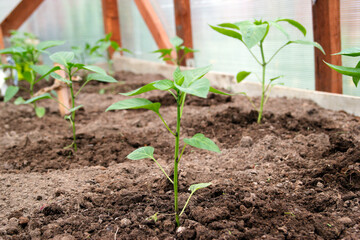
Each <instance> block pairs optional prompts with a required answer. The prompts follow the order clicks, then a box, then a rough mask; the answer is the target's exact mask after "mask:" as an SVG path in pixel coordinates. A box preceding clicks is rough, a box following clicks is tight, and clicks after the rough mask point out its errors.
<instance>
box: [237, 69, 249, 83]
mask: <svg viewBox="0 0 360 240" xmlns="http://www.w3.org/2000/svg"><path fill="white" fill-rule="evenodd" d="M250 74H251V72H247V71H241V72H238V74H236V81H237V83H240V82H241V81H242V80H244V79H245V78H246V77H247V76H249V75H250Z"/></svg>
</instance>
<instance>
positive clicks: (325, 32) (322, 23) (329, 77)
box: [312, 0, 342, 93]
mask: <svg viewBox="0 0 360 240" xmlns="http://www.w3.org/2000/svg"><path fill="white" fill-rule="evenodd" d="M312 11H313V13H312V14H313V30H314V41H316V42H318V43H320V44H321V46H322V47H323V48H324V50H325V52H326V55H325V56H324V54H322V53H321V51H319V50H318V49H316V48H315V89H316V90H318V91H326V92H332V93H342V75H341V74H340V73H338V72H336V71H334V70H332V69H331V68H329V67H328V66H327V65H325V63H324V62H323V60H324V61H326V62H329V63H331V64H335V65H341V56H340V55H331V54H333V53H337V52H340V50H341V33H340V0H317V1H315V3H314V4H313V7H312Z"/></svg>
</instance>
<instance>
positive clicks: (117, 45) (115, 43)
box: [110, 41, 120, 51]
mask: <svg viewBox="0 0 360 240" xmlns="http://www.w3.org/2000/svg"><path fill="white" fill-rule="evenodd" d="M110 45H111V47H112V48H113V49H114V50H115V51H116V50H117V49H118V48H120V46H119V44H118V43H117V42H115V41H111V42H110Z"/></svg>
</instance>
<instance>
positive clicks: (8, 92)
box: [4, 86, 19, 102]
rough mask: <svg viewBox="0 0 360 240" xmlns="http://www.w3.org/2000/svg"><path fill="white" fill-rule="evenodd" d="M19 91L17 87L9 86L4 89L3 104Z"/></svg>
mask: <svg viewBox="0 0 360 240" xmlns="http://www.w3.org/2000/svg"><path fill="white" fill-rule="evenodd" d="M18 91H19V87H17V86H9V87H8V88H7V89H6V92H5V95H4V102H8V101H10V99H12V98H13V97H14V96H15V95H16V93H17V92H18Z"/></svg>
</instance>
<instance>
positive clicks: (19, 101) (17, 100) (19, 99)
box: [14, 97, 25, 105]
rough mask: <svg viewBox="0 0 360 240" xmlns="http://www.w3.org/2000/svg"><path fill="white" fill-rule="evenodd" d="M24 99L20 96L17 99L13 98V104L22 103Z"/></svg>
mask: <svg viewBox="0 0 360 240" xmlns="http://www.w3.org/2000/svg"><path fill="white" fill-rule="evenodd" d="M24 103H25V100H24V99H23V98H22V97H18V98H17V99H15V101H14V104H15V105H20V104H24Z"/></svg>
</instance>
